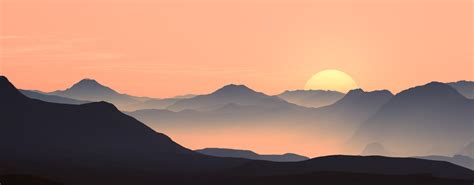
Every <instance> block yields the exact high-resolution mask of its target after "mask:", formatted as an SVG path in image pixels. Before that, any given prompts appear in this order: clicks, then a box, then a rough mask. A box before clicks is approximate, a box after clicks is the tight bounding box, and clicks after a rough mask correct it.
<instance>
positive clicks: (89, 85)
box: [66, 78, 117, 94]
mask: <svg viewBox="0 0 474 185" xmlns="http://www.w3.org/2000/svg"><path fill="white" fill-rule="evenodd" d="M66 91H78V92H94V93H108V94H117V92H116V91H114V90H113V89H111V88H109V87H107V86H104V85H102V84H100V83H99V82H97V81H96V80H94V79H90V78H84V79H82V80H81V81H79V82H77V83H75V84H74V85H72V86H71V87H70V88H69V89H67V90H66Z"/></svg>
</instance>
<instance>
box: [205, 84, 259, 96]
mask: <svg viewBox="0 0 474 185" xmlns="http://www.w3.org/2000/svg"><path fill="white" fill-rule="evenodd" d="M228 93H230V94H239V93H257V92H255V91H254V90H252V89H250V88H248V87H247V86H245V85H237V84H229V85H225V86H224V87H222V88H220V89H218V90H217V91H215V92H214V93H212V94H228Z"/></svg>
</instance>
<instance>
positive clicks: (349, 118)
mask: <svg viewBox="0 0 474 185" xmlns="http://www.w3.org/2000/svg"><path fill="white" fill-rule="evenodd" d="M232 90H236V91H237V92H232ZM242 94H244V95H242ZM392 96H393V95H392V94H391V93H390V92H389V91H373V92H365V91H362V90H353V91H351V92H349V93H348V94H347V95H345V96H344V97H343V98H342V99H341V100H339V101H337V102H336V103H334V104H332V105H329V106H325V107H320V108H307V107H302V106H298V105H295V104H291V103H287V102H286V101H284V100H281V99H280V98H278V97H272V96H267V95H264V94H262V93H257V92H255V91H253V90H250V89H248V88H246V87H243V86H236V85H232V86H226V87H224V88H223V89H221V90H219V91H216V92H215V93H212V94H210V95H203V96H196V97H194V98H191V99H186V100H180V101H178V102H176V104H175V105H173V106H178V105H179V107H181V108H179V109H178V110H181V109H184V110H181V111H163V110H151V109H150V110H138V111H133V112H127V114H129V115H131V116H133V117H135V118H137V119H138V120H140V121H142V122H144V123H147V124H148V125H149V126H151V127H154V128H160V129H161V130H163V131H164V132H166V133H170V134H172V135H179V134H182V133H186V132H189V131H193V132H196V133H204V132H209V131H213V130H216V131H218V130H221V131H224V132H226V130H232V129H231V128H235V127H238V128H239V129H240V130H242V131H241V132H232V133H228V134H229V135H232V137H244V135H245V134H246V131H245V130H248V131H249V132H250V131H253V132H254V131H255V128H259V129H260V130H259V131H260V132H261V134H270V135H271V133H272V131H274V130H278V129H284V130H287V132H286V133H295V134H297V136H298V137H305V138H306V140H307V141H306V143H308V145H310V144H311V145H313V146H318V145H322V143H321V142H320V140H327V141H329V140H330V141H331V142H332V143H331V144H330V145H331V147H336V146H334V145H335V144H336V142H337V143H341V145H342V143H344V142H345V141H346V140H347V139H349V137H350V136H351V134H353V132H354V130H355V129H356V128H358V127H359V126H360V124H361V123H362V122H363V121H366V120H367V119H368V118H369V117H370V116H372V115H373V114H374V113H375V112H376V111H377V110H378V109H379V107H380V106H382V105H383V104H384V103H386V102H388V100H389V99H390V98H391V97H392ZM184 107H186V108H184ZM204 107H206V108H204ZM211 107H212V108H211ZM175 108H176V107H175ZM321 128H324V129H321ZM221 133H222V132H221ZM329 133H330V134H329ZM194 135H195V136H196V138H194V139H199V138H198V136H199V134H194ZM205 136H206V137H212V135H205ZM216 137H217V136H216ZM187 138H189V140H188V142H193V140H194V139H193V138H192V137H189V136H187ZM266 139H267V140H268V138H266ZM275 139H277V138H275ZM218 140H219V138H215V139H211V140H208V141H210V142H215V141H218ZM182 142H183V144H187V142H186V141H182ZM202 142H203V146H200V147H202V148H204V147H206V146H216V147H225V146H220V145H216V144H215V143H206V142H205V141H202ZM297 142H299V141H297ZM241 144H244V143H241ZM295 144H296V143H295ZM338 145H339V144H338ZM287 147H289V146H287ZM328 147H329V146H328ZM292 151H293V150H292ZM295 152H299V151H295ZM358 152H360V149H359V150H358V151H357V153H358Z"/></svg>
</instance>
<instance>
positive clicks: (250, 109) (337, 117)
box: [22, 79, 474, 156]
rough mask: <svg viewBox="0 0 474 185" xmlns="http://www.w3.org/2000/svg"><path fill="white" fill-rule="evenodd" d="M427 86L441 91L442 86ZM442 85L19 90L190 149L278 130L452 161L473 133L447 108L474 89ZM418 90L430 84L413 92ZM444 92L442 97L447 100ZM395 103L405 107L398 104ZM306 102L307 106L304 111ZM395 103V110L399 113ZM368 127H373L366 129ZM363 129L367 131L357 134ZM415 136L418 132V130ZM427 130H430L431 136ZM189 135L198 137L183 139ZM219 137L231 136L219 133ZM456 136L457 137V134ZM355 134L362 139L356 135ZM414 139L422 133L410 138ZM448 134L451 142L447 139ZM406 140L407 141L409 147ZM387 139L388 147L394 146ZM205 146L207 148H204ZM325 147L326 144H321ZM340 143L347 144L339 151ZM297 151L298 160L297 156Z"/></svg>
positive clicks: (463, 113) (92, 84) (315, 140)
mask: <svg viewBox="0 0 474 185" xmlns="http://www.w3.org/2000/svg"><path fill="white" fill-rule="evenodd" d="M432 84H440V85H444V84H443V83H432ZM445 84H446V85H444V88H433V89H427V90H425V91H417V92H414V93H411V94H410V95H407V96H404V97H405V98H400V97H401V96H402V94H403V92H405V91H409V90H411V89H408V90H405V91H402V92H401V93H399V94H397V95H396V96H394V95H393V94H392V93H391V92H389V91H386V90H380V91H372V92H365V91H363V90H362V89H355V90H351V91H349V92H348V93H347V94H342V93H338V92H335V91H319V90H310V91H302V90H297V91H285V92H284V93H282V94H279V95H276V96H270V95H266V94H264V93H261V92H257V91H254V90H252V89H250V88H248V87H247V86H245V85H234V84H230V85H226V86H224V87H222V88H220V89H218V90H216V91H215V92H212V93H210V94H206V95H190V96H183V97H174V98H166V99H156V98H146V97H136V96H130V95H126V94H120V93H118V92H116V91H114V90H112V89H111V88H109V87H106V86H104V85H101V84H100V83H98V82H97V81H95V80H92V79H84V80H81V81H80V82H78V83H76V84H75V85H73V86H72V87H71V88H69V89H67V90H64V91H55V92H53V93H42V92H38V91H25V90H22V93H23V94H25V95H27V96H29V97H31V98H34V99H40V100H44V101H48V102H56V103H65V104H84V103H88V102H91V101H108V102H111V103H113V104H114V105H116V106H117V107H118V108H119V109H120V110H122V111H128V112H125V113H126V114H128V115H131V116H133V117H135V118H137V119H139V120H140V121H143V122H144V123H146V124H147V125H148V126H150V127H152V128H153V129H158V130H162V131H164V132H166V133H168V134H170V135H171V136H173V137H174V138H176V139H178V140H179V141H180V142H181V143H183V144H185V145H190V143H191V142H193V141H194V140H196V139H198V138H201V139H202V137H203V136H205V137H206V138H207V139H206V140H202V145H190V146H192V147H194V148H204V147H207V146H223V145H222V143H219V139H218V138H217V137H219V136H218V135H216V138H213V137H212V134H204V133H207V132H218V133H221V134H230V135H232V136H235V137H236V138H238V137H255V134H254V135H249V134H247V135H246V134H242V133H258V132H261V133H262V134H266V135H271V134H272V133H274V132H278V131H279V130H286V132H285V133H283V134H282V135H281V137H284V135H285V134H286V136H285V137H284V139H286V140H288V139H293V140H294V141H290V140H288V143H292V142H297V141H298V140H300V138H305V140H307V142H305V143H307V145H305V146H302V147H300V148H304V147H314V146H316V147H317V146H324V147H327V146H331V147H333V148H334V147H336V148H344V150H340V151H341V152H342V153H353V154H359V152H360V151H361V150H362V149H363V148H364V147H366V146H367V145H368V144H370V143H380V144H383V146H385V147H387V148H389V149H390V150H391V151H392V152H393V153H395V154H397V155H402V156H413V155H428V154H437V155H454V154H457V153H459V151H460V150H462V149H463V148H462V147H463V146H466V145H467V144H468V143H469V142H470V141H472V139H470V138H469V136H468V132H469V131H471V130H472V127H474V126H472V125H473V123H472V121H471V122H469V120H472V116H469V115H468V113H467V112H469V111H471V112H472V106H470V105H461V106H458V105H457V104H456V103H452V102H451V101H450V100H452V99H458V100H459V101H458V100H455V101H456V102H460V101H466V102H471V101H470V100H469V99H468V98H469V97H470V95H469V94H470V92H471V90H472V89H473V84H474V83H473V82H469V81H459V82H452V83H445ZM425 86H430V85H429V84H427V85H423V86H419V87H416V88H423V87H425ZM450 87H451V88H450ZM453 88H454V89H455V90H453ZM412 89H413V88H412ZM447 89H449V90H447ZM448 91H450V93H447V92H448ZM423 93H425V94H423ZM425 97H432V99H426V98H425ZM74 98H75V99H74ZM423 98H425V99H423ZM76 99H86V100H76ZM440 99H442V100H443V101H444V100H445V102H441V101H438V100H440ZM300 100H301V101H300ZM332 101H334V102H332ZM402 101H404V102H406V104H404V103H401V102H402ZM436 101H438V103H434V104H433V105H430V102H431V103H432V102H436ZM311 102H312V103H314V104H313V105H309V104H305V103H311ZM321 102H326V103H325V104H327V105H322V104H319V103H321ZM331 102H332V103H331ZM449 102H451V103H449ZM444 103H446V106H444ZM316 104H317V105H316ZM399 104H403V106H402V105H399ZM455 104H456V105H455ZM460 104H464V103H460ZM467 104H472V103H467ZM427 105H430V106H427ZM397 106H398V107H397ZM314 107H316V108H314ZM390 107H392V108H390ZM436 107H438V108H436ZM452 110H459V111H452ZM390 115H391V116H390ZM377 119H379V120H377ZM399 121H401V122H403V123H398V124H403V125H404V126H400V127H398V126H396V127H397V129H398V130H396V129H389V128H385V127H389V126H368V125H385V124H386V122H392V123H390V124H387V125H398V124H396V123H395V122H399ZM369 122H378V123H377V124H372V123H369ZM425 122H430V123H425ZM447 122H449V123H451V124H453V125H454V126H450V128H449V129H447V130H448V131H449V130H451V131H449V132H441V131H440V129H439V128H441V127H443V128H444V127H447V125H446V123H447ZM426 124H431V126H428V127H426ZM458 124H460V125H458ZM414 128H416V129H414ZM423 128H426V129H423ZM367 129H369V130H371V131H364V130H367ZM420 129H421V131H419V130H420ZM432 129H435V130H436V129H437V130H438V131H437V132H434V131H433V133H432ZM190 130H193V131H196V132H195V133H202V134H192V135H189V134H186V135H184V134H185V133H187V132H189V131H190ZM227 130H229V131H232V132H229V133H227ZM237 130H238V131H237ZM375 130H377V131H375ZM379 130H380V131H379ZM385 130H390V132H391V133H388V135H389V136H390V135H392V136H391V137H400V135H401V134H402V133H405V132H406V133H412V135H413V136H411V137H406V138H405V139H406V141H405V142H407V143H413V146H421V145H423V146H422V147H415V148H414V149H417V150H419V151H414V150H405V149H407V148H406V147H393V146H392V144H391V143H386V142H387V141H380V140H378V139H377V137H380V136H384V134H385V133H383V132H385ZM236 131H237V132H236ZM458 131H459V133H461V134H458ZM354 132H355V134H354ZM360 132H362V134H359V133H360ZM365 132H367V133H365ZM328 133H331V134H328ZM415 133H424V134H422V135H420V137H418V135H416V134H415ZM439 134H444V135H445V136H446V137H445V138H446V139H444V140H442V141H441V143H442V144H440V145H438V146H432V145H433V144H431V146H428V145H430V144H427V145H425V144H426V143H433V142H432V141H431V139H432V138H430V137H431V136H435V135H439ZM296 135H297V136H296ZM377 135H379V136H377ZM451 135H453V137H450V136H451ZM408 138H410V139H412V140H415V141H414V142H411V140H410V139H408ZM437 138H438V139H439V138H440V137H437ZM384 140H388V138H384ZM391 140H392V141H393V142H395V141H396V139H391ZM422 140H423V141H422ZM455 140H456V141H455ZM206 141H209V142H208V143H206ZM325 141H332V142H326V143H325ZM233 142H235V143H237V144H238V145H239V144H242V145H239V147H241V148H247V147H248V146H247V145H243V144H244V143H247V142H246V141H243V140H242V141H239V140H235V141H233ZM344 142H347V143H348V144H342V143H344ZM262 144H263V145H267V144H272V142H271V138H268V142H266V143H262ZM347 146H349V147H347ZM410 146H411V145H410ZM275 147H276V146H275ZM441 147H444V148H443V149H442V148H441ZM423 148H425V149H423ZM422 149H423V150H422ZM291 150H293V149H291ZM398 150H403V151H398ZM297 152H298V153H301V152H303V151H297ZM333 152H334V151H333ZM323 153H324V152H323Z"/></svg>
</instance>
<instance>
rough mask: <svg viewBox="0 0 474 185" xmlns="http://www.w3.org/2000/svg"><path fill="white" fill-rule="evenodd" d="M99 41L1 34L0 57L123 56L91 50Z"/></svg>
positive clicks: (88, 57)
mask: <svg viewBox="0 0 474 185" xmlns="http://www.w3.org/2000/svg"><path fill="white" fill-rule="evenodd" d="M20 38H21V39H23V40H22V42H16V43H14V44H11V43H9V40H11V39H20ZM94 42H97V39H94V38H54V37H42V38H37V37H28V36H15V35H8V36H5V35H4V36H0V43H2V45H1V47H0V59H3V60H14V59H31V60H34V61H37V62H42V61H46V60H47V61H52V62H54V61H60V62H63V63H64V62H67V61H71V60H74V61H80V60H86V61H89V60H111V59H119V58H122V57H123V54H121V53H115V52H110V51H97V50H91V49H89V48H88V47H87V45H88V44H89V45H90V43H94Z"/></svg>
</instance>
